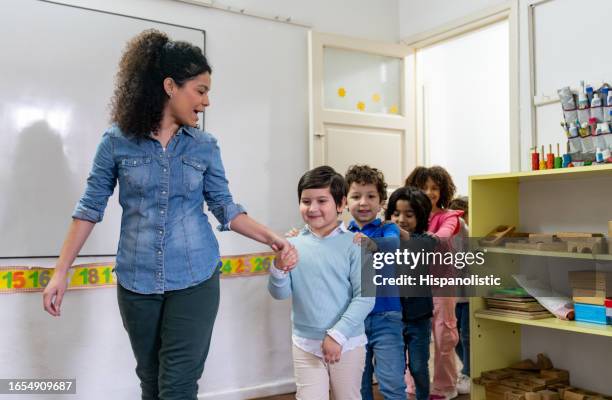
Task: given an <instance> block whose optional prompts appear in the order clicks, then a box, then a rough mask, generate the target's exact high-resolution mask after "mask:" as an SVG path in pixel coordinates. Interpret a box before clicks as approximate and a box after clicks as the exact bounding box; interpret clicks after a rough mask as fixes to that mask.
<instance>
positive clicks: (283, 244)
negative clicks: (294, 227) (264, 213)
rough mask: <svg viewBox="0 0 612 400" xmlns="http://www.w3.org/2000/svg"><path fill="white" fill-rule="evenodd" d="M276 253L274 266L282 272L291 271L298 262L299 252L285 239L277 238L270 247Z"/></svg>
mask: <svg viewBox="0 0 612 400" xmlns="http://www.w3.org/2000/svg"><path fill="white" fill-rule="evenodd" d="M270 247H272V250H274V251H275V252H276V259H275V260H274V266H275V267H276V268H278V269H280V270H282V271H285V272H289V271H291V270H292V269H293V268H294V267H295V265H296V264H297V262H298V252H297V250H296V249H295V246H294V245H292V244H291V243H289V241H288V240H287V239H285V238H281V237H277V238H275V239H274V241H273V242H272V244H271V245H270Z"/></svg>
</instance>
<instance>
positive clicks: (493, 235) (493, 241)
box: [479, 225, 515, 246]
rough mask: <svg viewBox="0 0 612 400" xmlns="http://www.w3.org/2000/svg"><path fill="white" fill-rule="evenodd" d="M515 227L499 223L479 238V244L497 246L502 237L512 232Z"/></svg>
mask: <svg viewBox="0 0 612 400" xmlns="http://www.w3.org/2000/svg"><path fill="white" fill-rule="evenodd" d="M514 229H515V227H514V226H511V225H499V226H498V227H496V228H495V229H493V230H492V231H491V232H489V233H487V235H486V236H485V237H484V238H482V239H480V242H479V244H480V245H481V246H499V245H500V244H501V243H502V242H503V240H504V238H505V237H506V236H508V235H509V234H511V233H512V232H514Z"/></svg>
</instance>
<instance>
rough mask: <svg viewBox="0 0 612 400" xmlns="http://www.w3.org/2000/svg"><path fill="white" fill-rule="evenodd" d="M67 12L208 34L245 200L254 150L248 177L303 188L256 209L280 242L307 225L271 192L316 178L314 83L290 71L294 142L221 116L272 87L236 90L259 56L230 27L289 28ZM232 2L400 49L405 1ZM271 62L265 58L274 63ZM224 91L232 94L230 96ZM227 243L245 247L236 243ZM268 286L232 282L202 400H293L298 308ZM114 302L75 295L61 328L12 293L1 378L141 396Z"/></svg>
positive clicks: (164, 12) (134, 4) (167, 6)
mask: <svg viewBox="0 0 612 400" xmlns="http://www.w3.org/2000/svg"><path fill="white" fill-rule="evenodd" d="M62 3H65V4H71V5H76V6H82V7H89V8H93V9H99V10H104V11H110V12H115V13H121V14H128V15H132V16H138V17H142V18H147V19H153V20H159V21H164V22H170V23H177V24H182V25H190V26H197V27H201V28H202V29H205V30H207V33H208V38H207V52H208V56H209V58H210V59H211V62H212V64H213V67H214V68H215V75H214V76H215V78H214V79H215V80H214V82H213V92H212V93H211V99H212V104H213V106H212V107H211V109H210V110H209V111H208V112H207V121H206V124H207V130H210V131H211V132H213V133H214V134H215V135H217V137H222V138H223V140H222V141H221V142H222V151H223V153H224V161H225V167H226V170H227V174H228V178H229V180H230V186H231V188H232V190H233V193H234V195H235V197H236V198H237V199H238V200H240V199H241V198H244V197H247V193H246V192H245V190H247V188H246V187H245V186H244V185H240V182H241V181H242V180H243V179H244V177H245V174H246V173H247V172H248V171H246V169H245V167H244V165H243V163H242V161H241V158H249V157H251V156H252V154H250V152H253V151H261V162H262V163H261V164H260V165H254V166H253V167H254V168H255V169H256V173H255V174H253V173H252V174H250V175H249V179H250V178H252V176H260V175H261V176H264V175H265V174H266V171H267V169H268V168H278V165H279V163H281V164H282V165H283V168H284V171H283V176H289V175H294V176H295V179H284V178H283V181H282V182H268V180H264V179H262V181H263V183H264V185H263V186H264V187H263V188H262V189H261V193H260V196H259V199H258V200H256V201H252V202H251V203H250V204H245V206H247V207H248V208H249V211H250V212H251V213H252V214H253V215H254V216H255V217H257V218H258V219H260V220H261V221H262V222H264V223H265V222H266V221H267V220H268V219H269V218H270V216H271V215H272V213H279V212H281V213H283V214H284V215H286V220H287V222H286V224H284V225H283V226H281V225H280V224H277V225H278V226H274V228H275V229H276V230H277V231H279V232H282V231H283V230H285V229H288V228H289V227H291V226H292V225H296V224H298V223H299V222H300V221H299V217H298V214H297V209H296V210H276V209H275V207H274V199H273V197H271V196H270V195H269V193H276V194H279V195H280V193H286V196H291V197H293V196H295V193H294V192H295V184H296V182H297V178H298V177H299V175H300V174H301V173H302V172H303V171H304V170H305V169H306V168H307V157H308V146H307V128H308V127H307V115H308V108H307V101H306V100H307V91H306V89H305V88H307V76H306V74H303V75H302V74H291V71H288V75H289V76H290V77H287V76H284V77H281V78H282V79H284V80H286V82H287V85H288V87H289V88H291V87H295V88H296V90H299V91H300V92H303V98H302V99H301V100H300V102H302V103H303V121H304V124H303V125H304V126H303V129H300V130H288V131H287V132H286V135H285V136H283V137H271V136H269V135H267V136H266V135H256V134H254V132H266V126H265V125H261V126H259V125H258V126H254V127H253V129H254V132H233V131H234V130H235V129H234V125H235V124H233V123H232V121H228V120H219V118H217V117H216V114H215V112H214V106H215V104H217V107H219V105H220V104H222V105H223V107H227V106H228V104H231V99H232V98H239V96H241V92H242V91H244V90H251V91H260V90H265V82H261V81H260V80H259V79H258V76H257V75H255V76H249V75H248V74H244V76H240V77H234V78H235V80H234V81H233V82H232V77H227V76H224V75H223V73H222V71H223V70H224V68H223V66H224V65H230V64H232V65H236V64H243V65H248V63H249V62H252V61H254V60H257V58H256V56H257V54H251V50H252V49H248V50H246V51H241V53H238V54H237V52H236V51H232V49H231V48H228V47H220V46H218V45H216V44H215V43H218V38H219V37H220V35H224V32H225V31H224V29H223V27H224V26H227V27H231V28H232V34H236V31H239V29H240V26H243V25H245V24H246V25H248V26H249V29H253V27H254V26H260V29H261V32H262V35H261V36H262V37H265V36H266V34H269V33H266V32H275V29H274V27H275V26H276V25H275V24H278V23H275V22H271V21H264V20H260V19H253V18H249V17H245V16H240V15H234V14H228V13H224V12H220V11H217V10H211V9H207V8H203V7H194V6H192V5H189V4H184V3H180V2H175V1H170V0H130V1H124V0H112V1H109V0H70V1H63V2H62ZM349 3H350V5H349ZM223 4H228V5H232V6H238V5H240V6H242V7H245V8H250V7H251V6H252V7H253V11H256V12H258V13H262V14H268V13H269V14H272V15H274V14H279V15H281V16H286V17H288V16H291V17H292V18H294V19H295V20H297V21H300V22H303V23H306V24H310V25H311V26H312V28H313V29H315V30H318V31H324V32H333V33H340V34H345V35H352V36H358V37H366V38H370V39H377V40H387V41H396V40H397V38H398V36H397V20H396V18H395V13H396V10H397V1H396V0H390V1H384V2H369V1H367V0H355V1H350V2H349V1H348V0H343V1H340V0H337V1H333V0H332V1H329V0H327V1H323V0H321V1H313V2H308V3H307V4H306V3H303V2H298V1H292V2H283V1H278V0H267V1H257V2H254V1H253V2H251V3H247V2H242V3H239V2H232V1H228V2H224V3H223ZM185 7H188V8H189V9H190V10H193V13H192V14H190V15H189V17H188V18H179V17H178V15H181V12H180V11H184V8H185ZM281 8H282V9H281ZM182 15H184V13H182ZM207 21H210V22H208V23H207ZM60 23H61V22H60ZM224 24H225V25H224ZM283 26H285V25H283ZM291 29H297V30H303V32H304V41H303V43H301V44H300V46H301V49H300V51H299V52H298V54H299V58H301V65H304V66H305V65H306V62H307V43H306V29H304V28H300V27H293V28H291ZM237 40H239V35H237ZM262 46H264V47H265V43H262ZM302 46H303V47H302ZM266 51H273V49H268V50H266ZM262 54H263V56H264V57H265V54H266V53H265V52H263V53H262ZM264 61H265V59H264ZM219 88H226V90H225V91H220V90H219ZM279 101H280V102H282V101H285V100H284V99H279ZM278 107H279V109H280V110H282V107H283V106H282V104H279V106H278ZM105 111H106V110H100V112H105ZM236 113H237V114H236V115H237V118H249V115H252V114H251V113H265V115H269V124H275V125H274V126H278V125H279V124H280V125H281V126H284V125H286V124H287V121H285V120H284V119H283V118H284V117H283V115H282V111H278V110H274V109H261V107H258V105H257V104H256V103H254V104H253V106H252V107H246V108H240V109H236ZM270 143H274V144H275V145H276V146H277V147H276V148H282V149H283V151H284V153H283V154H271V153H270V148H272V146H271V145H270ZM262 174H264V175H262ZM83 184H84V182H83ZM248 197H252V196H251V195H249V196H248ZM66 218H67V219H68V218H69V216H68V215H67V216H66ZM227 235H233V236H234V237H233V238H232V239H231V240H227ZM221 236H222V237H221V238H220V240H219V241H220V245H221V252H222V254H240V253H248V252H256V251H261V250H265V248H264V247H263V246H261V245H259V244H256V243H254V242H252V241H249V240H246V239H240V238H238V237H236V236H237V235H235V234H232V233H224V234H222V235H221ZM58 250H59V249H58ZM96 261H104V259H100V258H85V259H77V260H76V263H82V262H96ZM53 262H54V260H53V259H3V260H0V266H2V265H4V266H7V265H43V266H52V265H53ZM266 283H267V277H265V276H260V277H250V278H234V279H224V280H222V283H221V292H222V295H221V305H220V310H219V314H218V318H217V322H216V325H215V331H214V334H213V339H212V346H211V351H210V355H209V358H208V362H207V365H206V368H205V373H204V376H203V378H202V380H201V381H200V398H206V399H216V400H218V399H246V398H253V397H259V396H266V395H273V394H278V393H286V392H290V391H292V390H293V389H294V384H293V372H292V366H291V355H290V354H291V351H290V335H291V328H290V303H289V301H284V302H279V301H275V300H273V299H272V298H271V297H270V296H269V295H268V293H267V290H266ZM115 296H116V294H115V289H114V288H100V289H90V290H75V291H70V292H69V293H68V294H67V295H66V297H65V299H64V304H63V310H62V317H61V318H60V319H53V318H51V317H50V316H48V315H46V314H45V313H44V312H43V310H42V298H41V294H40V293H22V294H11V295H2V296H1V297H0V299H1V300H0V301H1V303H0V304H1V306H2V309H3V310H5V311H6V312H7V313H12V315H14V318H12V319H11V321H10V323H7V324H6V325H5V326H3V329H2V331H1V332H2V333H1V334H0V339H1V340H2V342H3V343H5V344H6V343H11V345H3V346H1V347H0V359H1V360H3V362H2V363H0V376H2V377H15V378H17V377H31V378H35V377H51V376H54V377H71V378H77V387H78V394H77V395H76V396H74V398H75V399H88V400H90V399H92V400H95V399H107V398H113V399H133V398H136V397H138V395H139V388H138V381H137V378H136V376H135V373H134V367H135V362H134V359H133V356H132V354H131V348H130V346H129V341H128V338H127V335H126V333H125V331H124V330H123V327H122V325H121V321H120V318H119V312H118V308H117V304H116V298H115ZM7 315H8V314H7Z"/></svg>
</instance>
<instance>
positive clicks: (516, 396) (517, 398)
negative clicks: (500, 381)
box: [504, 389, 526, 400]
mask: <svg viewBox="0 0 612 400" xmlns="http://www.w3.org/2000/svg"><path fill="white" fill-rule="evenodd" d="M504 400H526V399H525V392H524V391H522V390H516V389H515V390H512V391H509V392H505V393H504Z"/></svg>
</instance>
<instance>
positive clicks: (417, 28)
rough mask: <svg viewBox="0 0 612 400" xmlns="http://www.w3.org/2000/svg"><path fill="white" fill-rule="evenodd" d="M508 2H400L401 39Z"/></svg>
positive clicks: (462, 0) (463, 0) (417, 0)
mask: <svg viewBox="0 0 612 400" xmlns="http://www.w3.org/2000/svg"><path fill="white" fill-rule="evenodd" d="M505 2H506V0H461V1H448V0H429V1H420V0H402V1H400V2H399V12H398V18H399V37H400V38H401V39H405V38H407V37H410V36H412V35H415V34H417V33H422V32H427V31H429V30H431V29H435V28H438V27H439V26H441V25H444V24H445V23H447V22H451V21H453V20H455V19H459V18H462V17H465V16H468V15H470V14H473V13H475V12H478V11H481V10H483V9H485V8H487V7H493V6H496V5H499V4H503V3H505Z"/></svg>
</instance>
